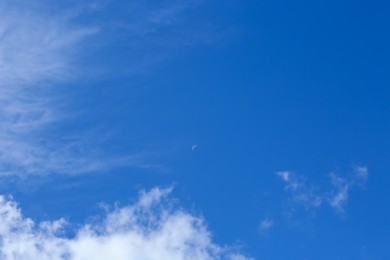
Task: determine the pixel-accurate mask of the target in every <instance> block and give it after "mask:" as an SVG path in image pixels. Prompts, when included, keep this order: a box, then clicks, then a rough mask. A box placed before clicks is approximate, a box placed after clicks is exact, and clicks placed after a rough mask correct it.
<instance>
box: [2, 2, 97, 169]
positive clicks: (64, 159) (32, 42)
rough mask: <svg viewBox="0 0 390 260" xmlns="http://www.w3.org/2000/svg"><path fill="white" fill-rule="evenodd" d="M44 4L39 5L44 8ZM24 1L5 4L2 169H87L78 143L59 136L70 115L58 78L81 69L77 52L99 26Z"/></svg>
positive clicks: (3, 13)
mask: <svg viewBox="0 0 390 260" xmlns="http://www.w3.org/2000/svg"><path fill="white" fill-rule="evenodd" d="M38 9H39V10H38ZM46 11H47V10H45V9H44V8H38V5H37V6H36V5H33V4H26V3H20V2H19V1H2V3H1V4H0V79H1V84H0V116H1V118H2V120H1V122H0V143H1V144H2V145H1V146H0V175H2V176H4V175H20V174H22V173H23V175H31V174H47V173H52V172H59V171H60V170H61V171H69V172H71V173H73V172H75V170H72V169H78V171H84V170H87V169H90V168H94V167H96V163H94V162H91V164H90V165H89V166H88V167H86V166H84V165H83V163H84V162H85V161H86V160H87V158H86V157H79V158H73V156H71V154H72V153H73V152H72V151H73V150H74V148H75V146H76V145H82V144H76V143H69V142H67V143H64V142H61V141H60V140H59V139H58V138H57V140H55V138H53V134H49V133H50V132H52V131H53V128H52V129H49V127H53V125H54V124H55V123H58V122H60V121H61V119H64V115H63V114H62V113H60V112H59V109H58V107H59V106H61V103H62V102H61V101H59V100H58V99H56V98H55V96H56V93H57V91H58V89H55V88H54V86H55V84H54V83H56V82H57V83H58V82H64V81H65V80H67V79H69V78H71V77H72V75H71V74H73V73H75V71H76V70H75V68H74V67H73V61H74V60H73V58H74V55H73V54H74V53H77V52H78V51H80V46H81V43H82V42H83V40H85V39H86V38H87V37H88V36H90V35H92V34H93V33H94V32H95V31H96V30H95V29H93V28H84V27H80V26H78V27H76V26H74V25H72V23H71V21H70V19H69V17H67V16H66V15H65V14H58V15H55V14H52V13H49V12H46Z"/></svg>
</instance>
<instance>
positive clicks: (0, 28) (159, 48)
mask: <svg viewBox="0 0 390 260" xmlns="http://www.w3.org/2000/svg"><path fill="white" fill-rule="evenodd" d="M60 5H64V4H60ZM82 5H83V4H80V3H79V4H78V5H76V7H73V6H72V7H69V6H66V5H65V7H64V8H62V7H60V8H54V6H52V5H51V4H50V3H47V2H44V1H35V2H34V3H27V4H26V3H24V2H22V1H3V2H2V3H1V4H0V79H1V83H0V116H1V119H2V120H1V121H0V143H1V144H2V145H1V146H0V176H10V175H12V176H31V175H45V174H53V173H67V174H77V173H82V172H93V171H101V170H105V169H108V168H110V167H111V166H113V165H133V166H140V167H149V165H152V164H153V163H148V162H145V160H144V159H143V158H140V155H139V154H132V155H130V156H129V155H123V156H119V157H113V156H108V155H107V154H105V153H104V151H102V150H100V149H98V148H97V147H98V146H99V143H98V140H101V139H102V138H101V136H99V138H95V139H94V140H92V141H91V139H93V138H91V137H90V136H91V134H84V133H80V132H78V133H75V131H74V130H73V132H72V131H68V132H64V129H65V128H66V127H63V125H64V123H68V124H69V125H71V121H72V119H73V118H72V117H73V116H74V115H73V114H72V113H74V112H71V111H69V110H67V108H66V107H67V105H69V103H70V102H69V100H67V99H66V98H64V96H61V94H59V93H60V92H66V91H65V88H66V86H64V85H66V84H67V83H70V82H73V83H74V81H75V79H78V77H80V75H83V74H85V69H86V67H88V66H85V63H86V61H81V60H80V59H81V58H82V57H86V56H85V55H86V54H85V55H84V52H88V53H89V54H88V55H91V52H93V51H92V49H94V48H95V51H96V53H98V49H99V48H100V49H101V50H103V51H104V49H105V48H111V47H112V44H115V45H117V44H119V45H120V46H121V48H122V50H121V52H120V56H121V57H120V58H119V59H121V62H117V60H116V59H117V58H118V57H116V58H115V57H114V58H113V57H111V58H110V57H108V56H107V57H105V59H107V60H108V61H109V60H110V59H112V64H111V65H112V66H111V65H110V66H107V64H106V62H103V63H104V64H103V63H96V64H95V65H94V66H96V70H97V71H99V73H97V74H99V76H97V77H102V75H107V74H110V75H111V74H113V73H114V71H115V73H116V74H125V73H127V72H128V70H131V71H132V72H134V71H140V70H144V69H145V68H146V67H148V66H149V65H147V64H149V63H153V62H154V61H153V60H155V59H158V60H161V59H160V58H161V56H164V57H165V56H166V55H169V54H168V53H170V51H171V50H177V47H178V46H183V45H191V44H195V43H200V42H204V41H203V40H202V39H195V38H193V37H195V35H197V36H202V35H203V36H204V38H205V39H206V38H209V36H211V35H213V33H212V31H210V30H209V31H208V30H203V29H201V28H198V27H199V26H198V25H199V24H197V23H192V22H191V21H192V19H189V14H190V13H191V10H190V9H191V8H193V7H194V6H197V1H184V2H182V1H167V2H164V3H155V2H153V1H145V2H137V3H116V2H107V3H103V2H99V1H97V2H94V3H93V2H86V3H84V5H83V6H82ZM53 8H54V9H53ZM53 10H55V11H53ZM108 10H109V11H108ZM111 11H114V12H117V13H118V15H110V16H107V13H110V12H111ZM95 12H96V14H97V15H96V17H98V18H96V19H95V17H94V16H93V15H92V16H91V14H95ZM106 16H107V19H106ZM108 17H109V18H108ZM83 19H84V20H83ZM81 20H83V21H87V22H80V21H81ZM198 21H199V20H198ZM194 30H198V31H199V33H194ZM207 35H208V36H207ZM203 36H202V37H203ZM212 37H214V36H212ZM91 39H94V41H91ZM92 42H93V44H91V43H92ZM100 49H99V50H100ZM123 56H126V57H131V59H125V58H123ZM159 57H160V58H159ZM125 60H130V61H129V62H127V61H125ZM117 63H118V64H122V65H121V66H122V67H126V68H122V67H120V66H119V67H118V66H116V65H115V64H117ZM80 64H84V66H81V65H80ZM123 64H125V65H126V66H123ZM132 68H133V69H132ZM87 69H88V68H87ZM89 72H90V71H89ZM92 74H93V73H92ZM90 76H91V75H90ZM84 109H85V110H86V111H84V112H86V113H88V111H87V110H88V108H86V107H84ZM60 125H62V126H60ZM68 129H71V127H68ZM84 130H85V129H84ZM76 131H77V130H76ZM90 131H92V132H93V131H94V130H93V129H91V130H90ZM85 132H88V130H85ZM70 140H71V141H70Z"/></svg>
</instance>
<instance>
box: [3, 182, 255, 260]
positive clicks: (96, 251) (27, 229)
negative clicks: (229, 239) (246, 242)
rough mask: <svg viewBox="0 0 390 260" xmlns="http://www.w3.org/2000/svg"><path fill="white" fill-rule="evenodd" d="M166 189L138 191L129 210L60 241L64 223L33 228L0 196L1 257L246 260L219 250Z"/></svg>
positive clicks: (17, 259) (12, 259)
mask: <svg viewBox="0 0 390 260" xmlns="http://www.w3.org/2000/svg"><path fill="white" fill-rule="evenodd" d="M170 191H171V189H170V188H168V189H160V188H154V189H152V190H151V191H149V192H143V193H141V195H140V198H139V200H138V201H137V202H136V203H134V204H132V205H128V206H124V207H116V208H114V209H113V210H111V211H108V212H107V213H106V215H105V217H104V218H102V220H101V221H99V222H95V223H90V224H86V225H84V226H82V227H81V228H79V229H78V230H76V233H75V235H74V236H72V237H69V236H65V235H63V234H64V230H65V229H66V228H67V227H68V228H69V226H70V224H69V223H67V222H66V221H65V220H63V219H60V220H57V221H47V222H41V223H35V222H34V221H33V220H31V219H29V218H26V217H23V215H22V212H21V210H20V208H19V207H18V205H17V204H16V202H15V201H13V200H12V198H5V197H4V196H0V258H1V259H4V260H23V259H42V260H45V259H50V260H55V259H80V260H81V259H96V260H99V259H102V260H103V259H118V260H120V259H137V260H142V259H150V260H152V259H172V260H175V259H177V260H179V259H202V260H203V259H232V260H234V259H237V260H238V259H242V260H244V259H249V258H247V257H246V256H244V255H242V254H240V253H238V252H237V250H235V249H234V248H232V247H227V246H220V245H217V244H215V243H214V242H213V241H212V236H211V233H210V231H209V230H208V229H207V226H206V224H205V222H204V220H203V219H202V218H201V217H198V216H194V215H192V214H190V213H188V212H186V211H184V210H181V209H177V208H175V207H174V206H173V205H172V203H171V201H170V200H169V198H168V195H169V193H170Z"/></svg>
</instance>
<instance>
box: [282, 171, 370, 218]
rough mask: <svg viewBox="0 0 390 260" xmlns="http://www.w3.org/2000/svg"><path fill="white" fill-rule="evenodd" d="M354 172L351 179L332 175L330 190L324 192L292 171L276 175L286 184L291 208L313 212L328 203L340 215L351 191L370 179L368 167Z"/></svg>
mask: <svg viewBox="0 0 390 260" xmlns="http://www.w3.org/2000/svg"><path fill="white" fill-rule="evenodd" d="M353 170H354V173H355V175H354V176H353V177H351V178H342V177H340V176H338V175H336V174H335V173H330V174H329V177H330V188H324V187H323V188H322V190H319V189H318V188H315V186H313V185H311V184H309V183H307V180H306V178H305V177H304V176H297V175H296V174H294V173H293V172H290V171H282V172H277V173H276V175H277V176H278V177H279V178H281V179H282V181H283V182H284V183H285V191H286V192H287V193H288V201H289V206H290V207H291V208H293V209H294V208H295V207H296V206H303V207H304V208H305V209H306V210H311V209H316V208H318V207H320V206H321V205H323V202H327V204H328V205H329V206H330V207H331V208H332V209H334V210H335V211H336V212H337V213H338V214H344V213H345V206H346V205H347V203H348V198H349V191H350V190H351V188H353V187H355V186H356V185H357V184H359V185H361V184H364V183H365V182H366V180H367V178H368V168H367V167H363V166H356V167H354V169H353Z"/></svg>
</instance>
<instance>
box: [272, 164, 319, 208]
mask: <svg viewBox="0 0 390 260" xmlns="http://www.w3.org/2000/svg"><path fill="white" fill-rule="evenodd" d="M276 174H277V175H278V176H279V177H280V178H281V179H282V180H283V182H284V183H285V190H286V192H287V193H288V194H289V201H290V204H291V206H295V205H302V206H303V207H304V208H305V209H307V210H309V209H313V208H318V207H319V206H321V204H322V198H321V196H320V195H319V194H318V192H317V191H316V189H315V188H314V187H313V186H311V185H308V184H307V181H306V178H304V177H303V176H297V175H296V174H294V173H293V172H290V171H283V172H277V173H276Z"/></svg>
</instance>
